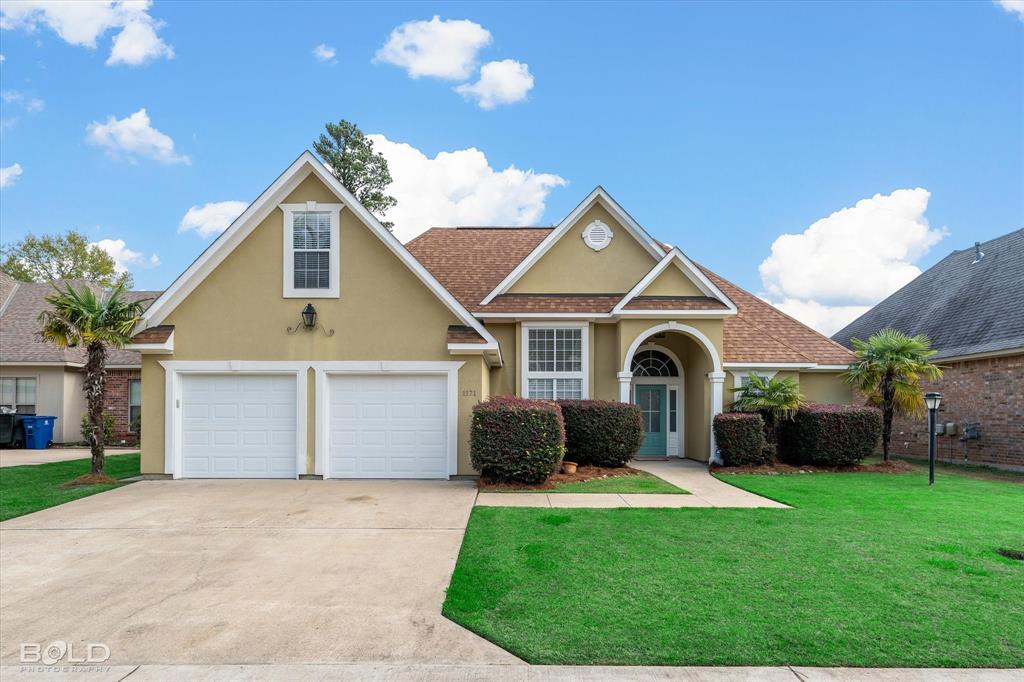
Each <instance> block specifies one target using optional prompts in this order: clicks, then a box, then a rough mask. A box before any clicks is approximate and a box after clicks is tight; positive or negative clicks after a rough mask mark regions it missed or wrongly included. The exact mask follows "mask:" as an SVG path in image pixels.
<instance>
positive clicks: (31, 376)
mask: <svg viewBox="0 0 1024 682" xmlns="http://www.w3.org/2000/svg"><path fill="white" fill-rule="evenodd" d="M10 364H11V363H6V362H5V363H4V366H5V367H6V366H8V365H10ZM0 379H10V380H12V381H14V403H13V404H11V405H7V404H6V403H2V404H4V405H5V406H6V407H10V408H12V409H14V410H15V411H17V410H18V382H19V381H25V380H28V379H31V380H32V381H34V382H35V384H36V385H35V394H36V396H35V402H34V403H32V407H33V408H35V409H33V410H32V412H33V413H34V414H39V375H38V374H5V375H3V376H2V377H0ZM25 404H26V405H28V404H29V403H25Z"/></svg>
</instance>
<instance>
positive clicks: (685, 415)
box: [618, 322, 725, 461]
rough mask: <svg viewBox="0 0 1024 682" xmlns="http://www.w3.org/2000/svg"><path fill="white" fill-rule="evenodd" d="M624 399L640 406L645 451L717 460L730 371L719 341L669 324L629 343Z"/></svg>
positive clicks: (623, 377)
mask: <svg viewBox="0 0 1024 682" xmlns="http://www.w3.org/2000/svg"><path fill="white" fill-rule="evenodd" d="M618 379H619V400H620V401H622V402H631V403H635V404H637V405H639V406H640V410H641V414H642V416H643V419H644V429H645V438H644V445H643V446H642V447H641V450H640V455H641V456H649V457H666V456H668V457H690V458H692V459H698V460H701V461H713V460H714V458H715V443H714V434H713V432H712V429H711V424H712V420H713V419H714V416H715V415H716V414H718V413H719V412H721V411H722V403H723V397H722V392H723V384H724V381H725V372H724V371H723V370H722V361H721V358H720V357H719V353H718V350H717V349H716V348H715V345H714V343H713V342H712V341H711V339H709V338H708V337H707V335H706V334H704V333H703V332H701V331H700V330H699V329H696V328H695V327H692V326H690V325H687V324H683V323H680V322H666V323H663V324H658V325H655V326H652V327H650V328H648V329H645V330H643V331H642V332H640V333H639V334H637V335H636V337H635V338H634V339H633V341H632V342H631V343H630V345H629V348H628V349H627V351H626V352H625V354H624V357H623V364H622V371H620V372H619V374H618Z"/></svg>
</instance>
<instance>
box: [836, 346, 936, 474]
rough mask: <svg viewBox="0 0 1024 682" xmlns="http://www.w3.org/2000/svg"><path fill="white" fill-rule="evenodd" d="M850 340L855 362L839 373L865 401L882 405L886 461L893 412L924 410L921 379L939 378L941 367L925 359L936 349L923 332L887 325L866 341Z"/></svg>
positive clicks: (883, 452) (883, 449)
mask: <svg viewBox="0 0 1024 682" xmlns="http://www.w3.org/2000/svg"><path fill="white" fill-rule="evenodd" d="M851 343H853V352H854V354H855V355H856V356H857V362H855V363H854V364H852V365H850V368H849V369H848V370H847V371H845V372H844V373H843V375H842V376H843V379H845V380H846V382H847V383H848V384H850V385H851V386H853V387H854V388H856V389H857V390H859V391H861V392H862V393H864V394H865V395H866V396H867V397H868V404H870V405H874V406H876V407H880V408H882V456H883V457H884V459H885V461H886V462H888V461H889V441H890V439H891V437H892V418H893V415H894V414H908V415H909V414H920V413H921V412H923V411H924V395H923V393H922V391H921V378H922V377H923V378H926V379H938V378H940V377H942V368H941V367H939V366H938V365H933V364H932V363H931V362H929V361H928V358H929V357H930V356H932V355H935V350H933V349H932V347H931V342H930V341H929V340H928V337H927V336H925V335H923V334H918V335H917V336H908V335H907V334H904V333H903V332H901V331H899V330H896V329H888V328H887V329H883V330H882V331H880V332H877V333H875V334H873V335H872V336H871V337H870V338H868V340H867V341H861V340H860V339H851Z"/></svg>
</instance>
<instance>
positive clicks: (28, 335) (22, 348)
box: [0, 273, 160, 367]
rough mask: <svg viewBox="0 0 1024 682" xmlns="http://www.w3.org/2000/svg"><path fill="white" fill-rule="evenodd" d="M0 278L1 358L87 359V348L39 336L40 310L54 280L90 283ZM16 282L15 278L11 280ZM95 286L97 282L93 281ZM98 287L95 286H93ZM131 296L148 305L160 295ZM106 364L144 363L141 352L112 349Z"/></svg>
mask: <svg viewBox="0 0 1024 682" xmlns="http://www.w3.org/2000/svg"><path fill="white" fill-rule="evenodd" d="M2 274H3V276H4V278H6V279H4V278H0V300H3V299H4V292H7V293H6V297H7V301H6V305H4V304H3V303H2V302H0V310H2V314H0V362H19V363H73V364H84V363H85V349H83V348H64V349H61V348H58V347H57V346H55V345H54V344H52V343H50V342H49V341H44V340H42V338H40V337H39V333H38V332H39V319H38V318H39V313H41V312H42V311H43V310H44V309H45V308H46V307H47V303H46V300H45V299H46V297H47V296H49V295H50V294H52V293H53V292H54V284H56V285H57V286H63V284H65V283H67V284H71V285H72V286H76V287H81V286H83V285H85V284H89V283H88V282H85V281H83V280H59V281H57V282H55V283H54V284H51V283H49V282H47V283H28V282H16V283H14V285H11V284H10V282H8V281H7V280H11V278H10V277H9V276H8V275H7V274H6V273H2ZM11 282H13V280H11ZM90 286H93V287H94V285H91V284H90ZM94 288H95V287H94ZM127 293H128V296H127V297H128V298H129V299H130V300H135V301H139V302H141V303H142V305H143V307H148V305H149V304H150V303H152V301H153V300H154V299H155V298H156V297H157V296H159V295H160V292H158V291H130V292H127ZM107 364H108V365H113V366H127V367H138V366H140V365H141V364H142V361H141V358H140V356H139V354H138V353H135V352H132V351H126V350H116V349H114V350H111V351H110V352H109V353H108V355H107Z"/></svg>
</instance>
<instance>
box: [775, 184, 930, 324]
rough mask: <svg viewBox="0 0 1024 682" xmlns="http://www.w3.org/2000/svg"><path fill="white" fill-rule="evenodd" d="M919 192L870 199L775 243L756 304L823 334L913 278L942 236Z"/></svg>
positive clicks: (925, 197)
mask: <svg viewBox="0 0 1024 682" xmlns="http://www.w3.org/2000/svg"><path fill="white" fill-rule="evenodd" d="M930 196H931V195H930V193H929V192H928V191H927V190H925V189H922V188H920V187H919V188H917V189H898V190H896V191H894V192H893V193H892V194H888V195H882V194H876V195H875V196H873V197H871V198H870V199H862V200H860V201H858V202H857V203H856V204H855V205H854V206H852V207H849V208H843V209H841V210H839V211H836V212H835V213H833V214H832V215H830V216H828V217H827V218H822V219H821V220H818V221H816V222H815V223H814V224H812V225H811V226H810V227H808V228H807V229H806V230H804V231H803V232H802V233H800V234H784V235H781V236H780V237H779V238H778V239H776V240H775V242H774V243H773V244H772V253H771V255H770V256H769V257H768V258H766V259H765V260H764V261H763V262H762V263H761V266H760V268H759V270H760V273H761V281H762V283H763V285H764V287H765V291H766V293H765V294H764V298H765V299H766V300H768V301H769V302H771V303H773V304H774V305H776V306H778V307H779V308H781V309H783V310H784V311H786V312H787V313H789V314H790V315H792V316H793V317H796V318H797V319H799V320H801V321H802V322H804V323H806V324H808V325H810V326H812V327H814V328H815V329H817V330H818V331H820V332H822V333H825V334H831V333H834V332H835V331H837V330H839V329H840V328H842V327H843V326H844V325H845V324H846V323H848V322H851V321H852V320H854V319H855V318H856V317H857V316H858V315H859V314H860V313H862V312H864V311H865V310H867V309H868V308H870V307H871V306H873V305H874V304H876V303H878V302H879V301H881V300H882V299H883V298H885V297H886V296H888V295H889V294H891V293H893V292H894V291H896V290H897V289H899V288H900V287H902V286H903V285H904V284H906V283H907V282H909V281H910V280H912V279H914V278H915V277H917V275H919V274H921V270H920V269H919V268H918V267H917V266H915V265H914V262H915V261H916V260H917V259H918V258H920V257H921V256H923V255H924V254H925V253H927V251H928V250H929V249H930V248H931V247H932V246H934V245H935V244H936V243H938V241H939V240H941V239H942V238H943V237H944V236H945V234H946V233H945V230H936V229H932V228H931V227H930V226H929V225H928V220H927V219H926V218H925V216H924V213H925V210H926V209H927V208H928V199H929V197H930Z"/></svg>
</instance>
